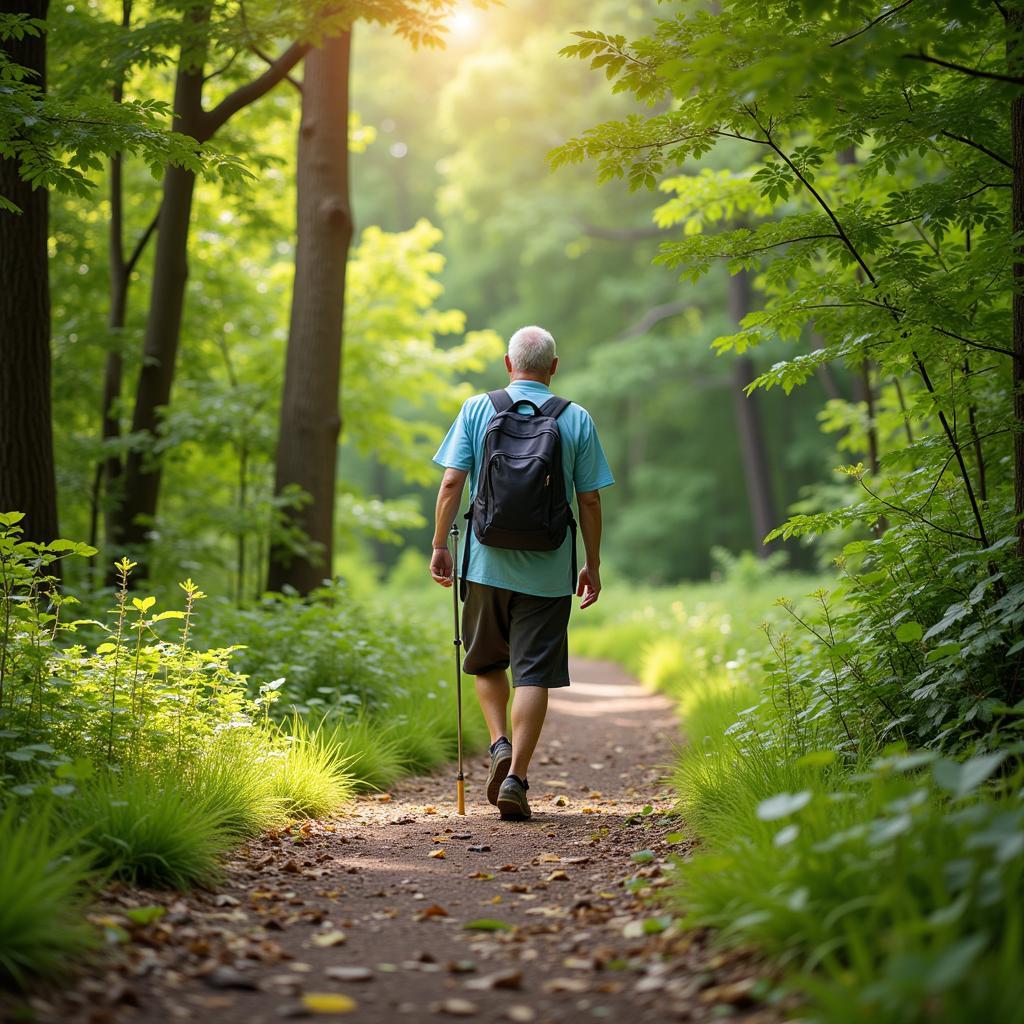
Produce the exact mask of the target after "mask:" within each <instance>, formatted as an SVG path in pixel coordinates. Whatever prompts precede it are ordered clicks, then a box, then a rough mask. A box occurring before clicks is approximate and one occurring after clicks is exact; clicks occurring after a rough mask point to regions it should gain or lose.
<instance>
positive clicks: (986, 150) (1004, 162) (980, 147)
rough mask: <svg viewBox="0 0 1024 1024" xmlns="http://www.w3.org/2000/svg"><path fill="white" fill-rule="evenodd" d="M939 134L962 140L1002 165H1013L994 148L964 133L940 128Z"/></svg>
mask: <svg viewBox="0 0 1024 1024" xmlns="http://www.w3.org/2000/svg"><path fill="white" fill-rule="evenodd" d="M941 134H943V135H945V136H946V138H947V139H953V140H955V141H956V142H962V143H963V144H964V145H965V146H970V147H971V148H972V149H976V150H978V152H979V153H984V154H985V156H988V157H991V158H992V159H993V160H995V161H996V163H1000V164H1002V165H1003V166H1004V167H1012V166H1013V164H1011V163H1010V161H1009V160H1006V159H1004V158H1003V157H1001V156H1000V155H999V154H998V153H996V152H995V151H994V150H991V149H989V148H988V146H983V145H982V144H981V143H980V142H975V141H974V139H969V138H967V136H966V135H957V134H956V133H955V132H947V131H946V130H945V129H943V130H942V133H941Z"/></svg>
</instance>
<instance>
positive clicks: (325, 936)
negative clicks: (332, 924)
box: [313, 931, 345, 947]
mask: <svg viewBox="0 0 1024 1024" xmlns="http://www.w3.org/2000/svg"><path fill="white" fill-rule="evenodd" d="M344 941H345V933H344V932H340V931H333V932H321V933H320V934H319V935H314V936H313V945H314V946H324V947H326V946H340V945H341V944H342V943H343V942H344Z"/></svg>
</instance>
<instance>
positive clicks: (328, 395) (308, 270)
mask: <svg viewBox="0 0 1024 1024" xmlns="http://www.w3.org/2000/svg"><path fill="white" fill-rule="evenodd" d="M351 38H352V33H351V31H349V32H345V33H344V34H342V35H340V36H337V37H336V38H333V39H328V40H327V41H326V42H325V43H324V45H323V46H322V47H320V48H319V49H315V50H311V51H310V52H309V54H308V55H307V56H306V58H305V73H304V76H303V92H302V123H301V125H300V127H299V140H298V167H297V185H298V220H297V224H298V238H297V244H296V250H295V286H294V289H293V292H292V311H291V323H290V326H289V332H288V352H287V356H286V359H285V372H284V393H283V396H282V400H281V419H280V428H279V429H280V433H279V436H278V444H277V457H276V465H275V478H274V490H275V493H277V494H281V493H282V491H284V489H285V488H287V487H289V486H292V485H298V486H299V487H300V488H301V489H302V490H303V491H304V492H306V494H308V495H309V498H310V500H309V502H308V503H307V504H305V505H303V506H302V507H301V508H297V509H292V510H291V511H290V512H289V513H288V516H289V518H290V520H291V523H292V525H294V526H296V527H298V528H300V529H301V530H302V531H303V532H304V533H305V534H306V536H307V537H308V538H309V539H310V540H311V541H313V542H315V543H316V544H317V545H318V547H319V557H315V556H310V557H300V556H296V555H293V553H292V552H290V551H289V550H287V549H285V548H284V546H283V545H281V544H276V545H275V546H274V548H273V550H272V552H271V557H270V568H269V572H268V583H267V585H268V587H269V588H270V589H271V590H280V589H281V588H282V587H283V586H284V585H285V584H288V585H290V586H292V587H294V588H295V589H296V590H297V591H298V592H299V593H300V594H307V593H309V591H310V590H312V589H313V588H314V587H316V586H317V585H319V583H320V582H321V580H323V579H324V578H325V577H328V576H330V575H331V572H332V568H331V566H332V558H333V551H334V544H333V539H334V487H335V469H336V464H337V454H338V436H339V434H340V433H341V410H340V406H339V398H338V393H339V388H340V384H341V347H342V325H343V321H344V310H345V269H346V263H347V260H348V250H349V245H350V244H351V241H352V233H353V226H352V205H351V201H350V197H349V170H348V115H349V95H348V92H349V87H348V78H349V58H350V52H351Z"/></svg>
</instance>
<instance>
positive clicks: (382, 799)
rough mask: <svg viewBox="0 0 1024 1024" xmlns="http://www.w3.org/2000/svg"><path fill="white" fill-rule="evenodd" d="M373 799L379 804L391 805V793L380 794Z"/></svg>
mask: <svg viewBox="0 0 1024 1024" xmlns="http://www.w3.org/2000/svg"><path fill="white" fill-rule="evenodd" d="M373 799H374V800H376V801H377V802H378V803H381V804H389V803H391V794H390V793H378V794H377V795H376V796H375V797H374V798H373Z"/></svg>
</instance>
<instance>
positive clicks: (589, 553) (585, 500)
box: [576, 491, 601, 610]
mask: <svg viewBox="0 0 1024 1024" xmlns="http://www.w3.org/2000/svg"><path fill="white" fill-rule="evenodd" d="M576 503H577V504H578V505H579V510H580V533H582V534H583V547H584V550H585V551H586V557H587V560H586V562H585V563H584V565H583V568H582V569H581V570H580V576H579V580H578V581H577V583H576V595H577V597H582V598H583V600H582V601H580V610H582V609H584V608H589V607H590V606H591V605H592V604H593V603H594V602H595V601H596V600H597V598H598V595H599V594H600V593H601V492H600V491H583V492H580V491H577V492H576Z"/></svg>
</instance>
